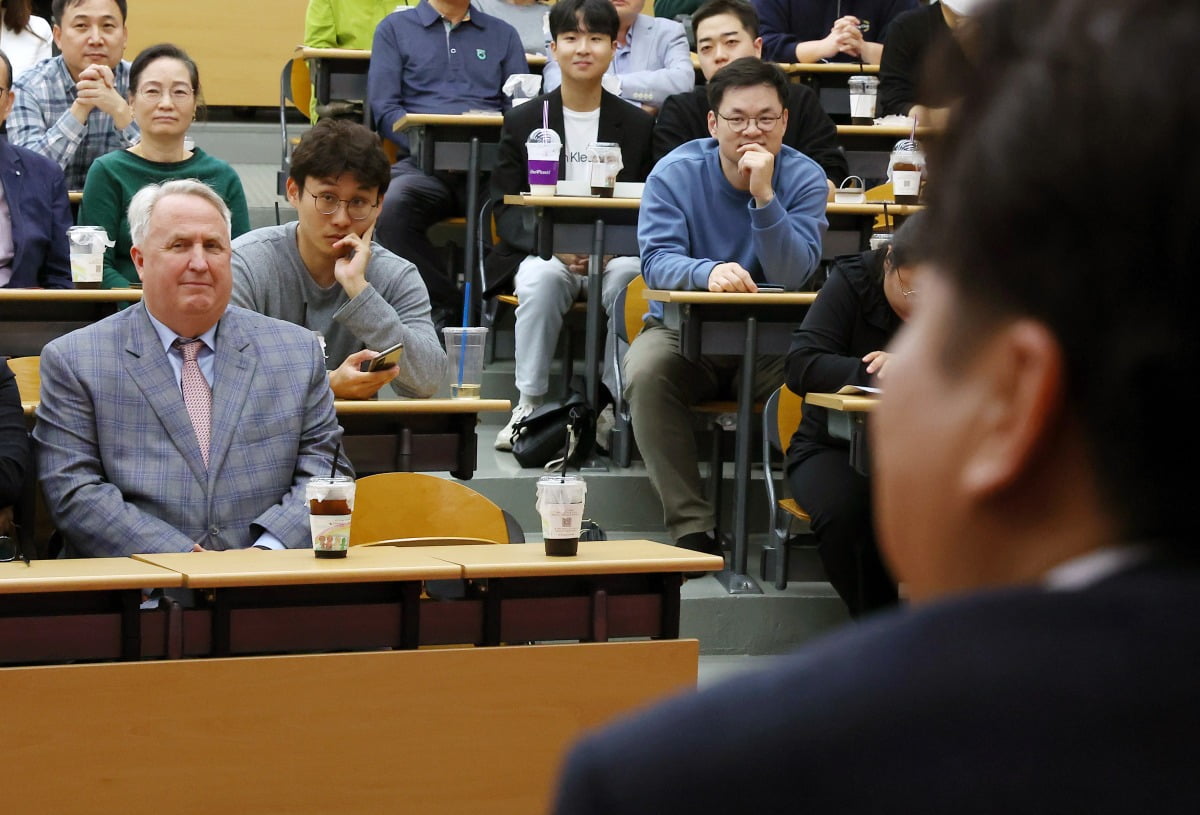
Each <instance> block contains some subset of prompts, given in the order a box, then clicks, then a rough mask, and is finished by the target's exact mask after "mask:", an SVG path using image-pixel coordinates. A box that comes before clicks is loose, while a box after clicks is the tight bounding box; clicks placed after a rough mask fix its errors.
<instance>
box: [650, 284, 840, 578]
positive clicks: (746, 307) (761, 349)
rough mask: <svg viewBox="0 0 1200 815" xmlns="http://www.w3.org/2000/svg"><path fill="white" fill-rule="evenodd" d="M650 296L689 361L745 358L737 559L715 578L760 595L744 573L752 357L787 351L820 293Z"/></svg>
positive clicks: (739, 423)
mask: <svg viewBox="0 0 1200 815" xmlns="http://www.w3.org/2000/svg"><path fill="white" fill-rule="evenodd" d="M645 296H646V299H647V300H655V301H657V302H660V303H662V304H663V324H664V325H666V326H667V327H668V328H674V329H676V330H678V331H679V345H680V350H681V352H682V353H683V355H684V356H686V357H687V358H688V359H698V358H699V357H700V356H705V355H714V356H719V355H725V356H740V357H741V372H740V382H739V389H738V394H737V406H738V409H737V431H736V448H735V449H736V452H735V454H734V485H735V492H734V495H735V499H734V521H733V560H732V563H731V564H730V567H729V568H728V569H725V570H723V571H721V572H720V573H719V574H718V575H717V579H718V580H719V581H720V582H721V584H722V585H723V586H724V587H725V589H726V591H728V592H729V593H730V594H760V593H761V592H762V589H761V588H759V586H758V584H757V583H756V582H755V581H754V578H752V577H750V575H749V574H748V573H747V571H746V561H747V558H748V555H749V540H748V535H749V523H750V517H749V506H748V503H749V495H750V447H751V444H752V440H753V435H754V432H753V428H754V421H753V419H754V417H753V411H754V389H753V388H754V382H753V375H752V372H753V370H754V360H755V358H756V357H757V356H758V355H759V354H764V355H767V354H786V353H787V350H788V347H789V345H790V344H791V336H792V330H793V329H794V328H795V327H796V326H798V325H799V324H800V321H801V320H803V319H804V314H805V313H806V312H807V310H808V306H810V305H812V303H813V301H814V300H816V298H817V294H816V292H770V293H757V294H745V293H728V292H707V291H665V290H658V289H647V290H646V293H645Z"/></svg>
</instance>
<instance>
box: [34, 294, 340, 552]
mask: <svg viewBox="0 0 1200 815" xmlns="http://www.w3.org/2000/svg"><path fill="white" fill-rule="evenodd" d="M216 346H217V347H216V356H215V358H214V360H213V383H212V436H211V440H210V444H209V452H210V455H209V464H208V467H207V469H206V468H205V466H204V460H203V459H202V458H201V455H200V448H199V446H198V445H197V444H196V434H195V431H194V430H193V429H192V422H191V419H190V418H189V417H188V413H187V408H186V407H185V406H184V402H183V396H182V394H181V392H180V388H179V380H178V379H176V378H175V373H174V371H173V369H172V367H171V363H170V361H169V360H168V359H167V355H166V354H165V353H164V352H163V347H162V345H161V343H160V341H159V338H158V335H157V334H156V333H155V331H154V327H153V325H152V324H151V323H150V318H149V316H148V315H147V312H146V306H145V304H144V303H138V304H137V305H134V306H132V307H130V308H127V309H125V310H124V311H122V312H119V313H118V314H115V315H113V316H111V317H107V318H105V319H103V320H101V321H99V322H97V323H92V324H91V325H90V326H87V327H86V328H81V329H79V330H78V331H72V332H71V333H70V334H67V335H65V336H63V337H59V338H58V339H56V340H54V341H53V342H51V343H49V344H48V345H46V347H45V348H43V349H42V357H41V369H42V401H41V404H40V405H39V406H38V411H37V423H36V424H35V425H34V431H33V435H34V441H35V453H36V455H37V462H38V472H39V473H41V474H42V475H43V476H44V477H43V478H42V489H43V491H44V492H45V495H46V503H47V505H48V506H49V508H50V514H51V515H52V516H53V518H54V521H55V524H56V525H57V526H58V529H59V531H61V532H62V533H63V536H64V537H65V538H66V541H67V544H68V547H69V548H68V551H69V552H70V553H72V554H75V555H82V556H88V557H111V556H123V555H133V554H138V553H145V552H187V551H190V550H191V548H192V543H193V542H196V543H200V544H201V545H203V546H204V547H205V548H206V549H244V548H246V547H247V546H250V545H252V544H253V543H254V542H255V541H256V540H257V539H258V537H259V535H260V534H262V533H263V532H270V533H271V534H272V535H274V536H275V537H276V538H278V539H279V540H280V541H281V542H282V543H283V544H284V545H285V546H287V547H288V548H293V549H295V548H303V547H305V546H309V545H310V537H309V528H308V505H307V504H306V503H305V501H304V485H305V483H306V482H307V481H308V479H309V478H310V477H312V476H314V475H324V474H326V473H328V472H329V470H330V467H331V464H332V461H333V456H334V451H335V450H336V449H337V447H338V445H339V444H340V443H341V438H342V429H341V427H339V426H338V422H337V416H336V414H335V413H334V408H333V392H332V391H330V389H329V378H328V376H327V374H326V373H325V360H324V357H323V355H322V354H321V348H320V346H319V345H318V343H317V340H316V339H315V338H314V336H313V333H312V332H311V331H309V330H308V329H305V328H301V327H300V326H296V325H292V324H291V323H285V322H283V321H282V320H274V319H271V318H270V317H264V316H262V315H260V314H256V313H254V312H252V311H247V310H245V309H241V308H237V307H236V306H230V307H229V308H228V310H226V312H225V314H224V316H222V317H221V322H220V325H219V327H218V328H217V336H216Z"/></svg>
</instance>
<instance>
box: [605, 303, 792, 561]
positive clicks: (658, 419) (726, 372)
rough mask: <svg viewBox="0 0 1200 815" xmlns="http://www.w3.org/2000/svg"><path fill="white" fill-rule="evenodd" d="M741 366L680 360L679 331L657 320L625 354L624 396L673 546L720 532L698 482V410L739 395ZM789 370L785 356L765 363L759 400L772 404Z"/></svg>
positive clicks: (758, 380)
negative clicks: (695, 416)
mask: <svg viewBox="0 0 1200 815" xmlns="http://www.w3.org/2000/svg"><path fill="white" fill-rule="evenodd" d="M740 362H741V359H740V358H739V357H732V356H731V357H723V356H722V357H707V356H706V357H701V358H700V359H699V360H696V361H695V362H693V361H691V360H689V359H687V358H686V357H684V356H683V354H682V353H680V350H679V332H678V331H674V330H672V329H669V328H665V327H663V326H662V325H661V324H660V323H658V322H656V321H654V320H649V321H647V324H646V329H645V330H644V331H642V333H641V334H639V335H638V337H637V339H635V340H634V341H633V344H632V345H630V346H629V353H628V354H626V355H625V368H624V371H625V376H626V385H625V397H626V399H628V401H629V411H630V417H631V419H632V420H633V435H634V438H636V439H637V445H638V449H639V450H641V452H642V459H643V460H644V461H645V462H646V471H647V473H648V474H649V476H650V483H651V485H652V486H653V487H654V490H655V491H656V492H657V493H658V497H659V500H660V501H662V505H663V520H664V522H665V523H666V527H667V533H668V534H669V535H670V536H671V537H672V538H673V539H674V540H679V538H681V537H683V536H684V535H690V534H692V533H694V532H706V531H709V530H711V529H713V528H714V527H715V526H716V517H715V514H714V511H713V507H712V506H711V505H710V504H709V502H708V499H707V498H705V496H704V482H703V481H702V480H701V478H700V467H699V463H698V462H699V452H698V451H697V449H696V436H695V432H694V430H693V428H694V422H693V414H692V405H695V404H698V403H700V402H706V401H709V400H712V399H718V398H721V397H722V396H725V397H726V398H729V397H731V396H735V395H736V393H737V390H736V386H737V383H738V379H739V376H738V366H739V364H740ZM783 363H784V358H783V357H781V356H763V357H759V359H758V362H757V364H756V365H755V370H754V398H755V400H756V401H764V400H766V398H767V397H768V396H770V395H771V393H772V392H773V391H774V390H775V389H776V388H778V387H779V386H780V385H782V384H783ZM731 385H732V386H733V388H732V390H731V389H730V386H731Z"/></svg>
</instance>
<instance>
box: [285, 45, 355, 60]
mask: <svg viewBox="0 0 1200 815" xmlns="http://www.w3.org/2000/svg"><path fill="white" fill-rule="evenodd" d="M292 56H294V57H299V58H300V59H361V60H362V61H364V62H367V61H369V60H370V59H371V49H370V48H363V49H360V48H310V47H309V46H307V45H297V46H296V50H295V51H293V52H292Z"/></svg>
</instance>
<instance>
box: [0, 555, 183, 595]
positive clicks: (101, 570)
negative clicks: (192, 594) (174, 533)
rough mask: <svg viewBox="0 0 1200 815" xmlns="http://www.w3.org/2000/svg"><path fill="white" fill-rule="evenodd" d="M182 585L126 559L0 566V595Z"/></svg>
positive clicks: (179, 579)
mask: <svg viewBox="0 0 1200 815" xmlns="http://www.w3.org/2000/svg"><path fill="white" fill-rule="evenodd" d="M182 585H183V576H182V575H179V574H176V573H174V572H172V571H170V570H168V569H162V568H160V567H158V566H155V565H153V564H151V563H145V562H142V561H139V560H134V559H133V558H128V557H95V558H72V559H68V560H34V561H31V562H30V563H29V565H28V566H26V565H25V564H24V563H23V562H20V561H15V562H12V563H0V594H19V593H22V592H32V591H36V592H62V591H103V590H107V589H158V588H175V587H177V586H182Z"/></svg>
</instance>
